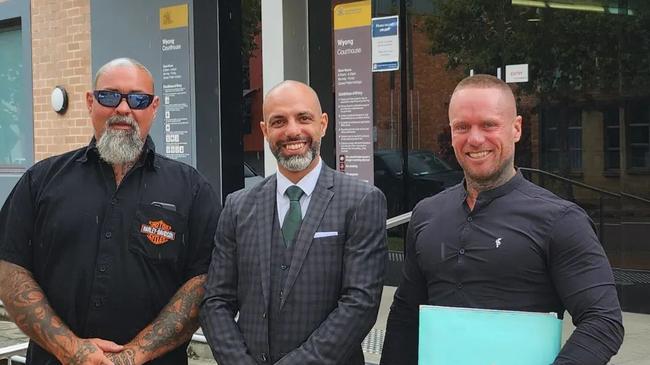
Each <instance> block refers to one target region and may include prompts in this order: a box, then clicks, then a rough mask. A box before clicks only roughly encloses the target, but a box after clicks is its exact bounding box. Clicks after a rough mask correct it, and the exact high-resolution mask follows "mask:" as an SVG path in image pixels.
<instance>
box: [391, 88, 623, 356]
mask: <svg viewBox="0 0 650 365" xmlns="http://www.w3.org/2000/svg"><path fill="white" fill-rule="evenodd" d="M449 121H450V126H451V133H452V145H453V147H454V152H455V154H456V158H457V160H458V162H459V163H460V165H461V166H462V168H463V171H464V173H465V180H464V183H463V184H459V185H457V186H454V187H452V188H450V189H448V190H446V191H444V192H442V193H440V194H438V195H436V196H434V197H431V198H427V199H425V200H423V201H421V202H420V203H419V204H418V205H417V206H416V207H415V209H414V210H413V215H412V218H411V222H410V224H409V228H408V233H407V238H406V240H407V241H406V255H405V262H404V276H403V279H402V282H401V283H400V285H399V288H398V289H397V291H396V293H395V298H394V302H393V305H392V307H391V311H390V315H389V317H388V323H387V334H386V339H385V342H384V347H383V353H382V360H381V363H382V364H384V365H393V364H396V365H397V364H398V365H409V364H417V353H418V306H419V305H420V304H433V305H442V306H453V307H471V308H486V309H505V310H518V311H533V312H556V313H558V314H559V315H562V314H563V313H564V310H565V309H566V310H568V312H569V313H570V314H571V316H572V318H573V321H574V324H575V325H576V330H575V331H574V332H573V334H572V335H571V337H570V338H569V339H568V340H567V342H566V344H565V345H564V347H563V348H562V350H561V351H560V354H559V355H558V357H557V359H556V360H555V362H554V364H556V365H559V364H589V365H596V364H606V363H607V361H609V359H610V358H611V357H612V356H613V355H614V354H616V352H617V351H618V349H619V347H620V345H621V343H622V341H623V325H622V318H621V310H620V306H619V303H618V298H617V295H616V288H615V286H614V279H613V275H612V271H611V268H610V266H609V263H608V261H607V257H606V256H605V254H604V252H603V249H602V247H601V245H600V243H599V242H598V239H597V238H596V234H595V229H594V227H593V224H592V223H591V221H590V220H589V218H588V217H587V215H586V214H585V212H584V211H583V210H582V209H580V208H579V207H578V206H576V205H575V204H573V203H571V202H568V201H565V200H562V199H560V198H559V197H557V196H556V195H554V194H552V193H551V192H549V191H547V190H545V189H542V188H540V187H538V186H536V185H534V184H532V183H530V182H528V181H527V180H525V179H524V178H523V177H522V176H521V173H519V172H517V170H516V169H515V168H514V150H515V143H516V142H517V141H519V138H520V136H521V123H522V120H521V116H517V112H516V107H515V99H514V96H513V94H512V91H511V90H510V87H509V86H508V85H507V84H505V83H504V82H503V81H501V80H499V79H497V78H495V77H493V76H488V75H476V76H471V77H468V78H466V79H464V80H463V81H461V82H460V84H458V86H457V87H456V89H455V91H454V93H453V95H452V97H451V101H450V104H449ZM468 351H471V348H468Z"/></svg>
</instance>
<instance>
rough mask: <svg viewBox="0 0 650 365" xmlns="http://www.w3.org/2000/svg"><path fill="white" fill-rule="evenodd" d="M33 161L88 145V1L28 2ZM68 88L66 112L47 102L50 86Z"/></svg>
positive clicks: (89, 82)
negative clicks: (32, 86)
mask: <svg viewBox="0 0 650 365" xmlns="http://www.w3.org/2000/svg"><path fill="white" fill-rule="evenodd" d="M31 16H32V18H31V20H32V71H33V82H34V150H35V156H34V157H35V159H36V161H39V160H42V159H44V158H46V157H49V156H52V155H57V154H60V153H63V152H66V151H70V150H72V149H75V148H78V147H79V146H83V145H85V144H87V143H88V141H89V140H90V137H91V135H92V126H91V123H90V119H89V117H88V110H87V109H86V104H85V96H84V95H85V92H86V91H87V90H89V89H90V87H91V83H92V77H91V72H92V71H91V65H90V0H60V1H52V0H31ZM57 85H61V86H63V87H65V89H66V90H67V92H68V111H67V112H66V113H65V114H63V115H59V114H57V113H56V112H54V110H53V109H52V107H51V105H50V93H51V92H52V89H53V88H54V87H55V86H57Z"/></svg>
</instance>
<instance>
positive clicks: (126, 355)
mask: <svg viewBox="0 0 650 365" xmlns="http://www.w3.org/2000/svg"><path fill="white" fill-rule="evenodd" d="M107 357H108V358H109V359H110V360H111V361H112V362H113V364H115V365H136V362H135V351H133V349H126V350H124V351H122V352H118V353H114V354H107Z"/></svg>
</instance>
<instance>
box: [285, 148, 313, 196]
mask: <svg viewBox="0 0 650 365" xmlns="http://www.w3.org/2000/svg"><path fill="white" fill-rule="evenodd" d="M322 167H323V159H321V158H320V156H319V157H318V164H317V165H316V167H314V169H313V170H311V171H309V172H308V173H307V175H305V176H303V178H302V179H300V181H298V183H297V184H294V183H292V182H291V180H289V179H288V178H287V177H286V176H284V175H282V173H281V172H280V170H278V171H277V180H278V187H277V189H278V190H277V191H278V194H280V196H284V192H285V191H287V189H288V188H289V187H290V186H291V185H298V186H299V187H300V188H301V189H302V191H303V192H304V193H305V196H311V193H313V192H314V189H315V188H316V183H317V182H318V176H320V171H321V169H322Z"/></svg>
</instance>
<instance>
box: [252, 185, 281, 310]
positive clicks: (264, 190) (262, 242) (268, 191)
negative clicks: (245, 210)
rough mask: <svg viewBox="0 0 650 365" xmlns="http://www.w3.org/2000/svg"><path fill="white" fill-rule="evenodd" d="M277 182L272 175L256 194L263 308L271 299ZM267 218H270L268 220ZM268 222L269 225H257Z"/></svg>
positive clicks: (256, 225)
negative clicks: (272, 245) (272, 244)
mask: <svg viewBox="0 0 650 365" xmlns="http://www.w3.org/2000/svg"><path fill="white" fill-rule="evenodd" d="M276 186H277V180H276V177H275V175H273V176H272V177H271V178H270V179H269V181H268V182H267V183H266V184H264V185H263V186H262V187H261V188H260V190H259V191H258V192H257V203H256V208H257V209H256V213H257V217H258V218H257V219H255V222H254V224H255V229H256V231H257V243H258V248H259V250H258V252H259V265H260V274H261V280H262V293H263V295H264V308H268V307H269V300H270V298H271V296H270V295H271V242H272V241H273V224H274V223H275V222H273V220H274V219H276V215H275V211H274V209H275V207H276V205H275V196H276V190H277V188H276ZM268 217H271V218H270V219H269V218H268ZM259 222H270V224H259Z"/></svg>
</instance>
